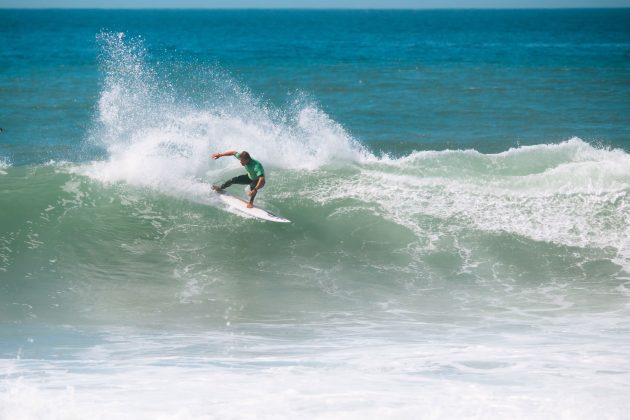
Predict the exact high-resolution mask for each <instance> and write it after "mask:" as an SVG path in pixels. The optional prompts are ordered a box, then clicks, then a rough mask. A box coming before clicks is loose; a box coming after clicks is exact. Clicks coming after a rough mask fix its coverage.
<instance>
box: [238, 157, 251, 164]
mask: <svg viewBox="0 0 630 420" xmlns="http://www.w3.org/2000/svg"><path fill="white" fill-rule="evenodd" d="M240 161H241V165H243V166H245V165H247V164H248V163H249V158H246V157H245V156H241V158H240Z"/></svg>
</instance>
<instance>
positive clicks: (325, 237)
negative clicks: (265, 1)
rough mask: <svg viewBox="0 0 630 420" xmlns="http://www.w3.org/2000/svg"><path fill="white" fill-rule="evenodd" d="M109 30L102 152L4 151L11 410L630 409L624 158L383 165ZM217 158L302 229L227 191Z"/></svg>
mask: <svg viewBox="0 0 630 420" xmlns="http://www.w3.org/2000/svg"><path fill="white" fill-rule="evenodd" d="M100 42H101V45H102V48H103V54H102V58H101V61H102V63H101V64H102V68H103V72H104V74H105V79H104V82H103V87H102V91H101V94H100V97H99V100H98V107H97V112H96V115H95V121H94V124H93V127H92V128H91V130H90V133H89V139H88V140H87V142H88V144H87V145H88V146H90V147H97V148H100V149H101V150H103V152H104V153H103V154H104V156H105V158H104V159H101V160H94V161H87V162H81V163H76V162H51V163H48V164H46V165H34V166H11V164H10V162H9V161H6V160H5V161H0V181H1V182H2V192H1V195H0V199H1V200H2V201H1V204H2V211H3V215H2V221H1V223H2V225H1V226H0V275H1V276H2V281H1V282H0V287H1V288H2V289H1V292H2V300H0V311H1V314H2V320H3V324H2V328H3V330H2V336H3V337H8V339H7V340H6V341H5V342H4V343H2V344H0V352H1V353H2V356H3V358H2V359H0V363H1V364H0V366H1V368H2V369H3V371H4V372H5V376H4V378H5V379H4V381H3V385H2V386H3V388H2V393H1V394H0V417H3V416H5V417H6V418H13V417H15V416H17V415H22V416H23V417H26V418H29V417H32V418H37V417H40V416H42V415H45V414H49V413H54V415H57V416H58V417H60V418H64V417H73V416H77V417H81V416H84V415H86V414H87V413H90V414H89V415H91V416H97V417H98V416H102V417H105V416H112V415H113V417H116V418H152V417H155V416H157V415H161V416H166V417H172V418H204V417H207V418H214V417H218V418H235V417H249V416H258V415H260V416H261V417H278V416H279V417H295V416H307V417H322V418H334V417H336V416H337V415H338V414H339V413H343V414H344V415H345V416H346V417H349V418H355V417H356V418H364V417H365V416H368V417H369V416H378V417H381V414H382V415H383V416H384V417H391V418H401V417H402V418H411V417H415V416H417V413H419V412H427V410H430V411H429V412H430V413H431V414H432V415H433V416H434V417H436V418H443V417H453V418H454V417H457V418H460V417H466V416H467V415H469V414H470V413H477V415H478V416H480V417H484V416H486V417H487V416H497V414H498V416H497V417H510V418H531V417H537V418H540V417H551V416H556V415H558V413H560V416H564V417H566V418H588V417H591V415H595V413H597V412H598V410H599V409H601V407H603V406H606V407H607V410H609V411H608V413H610V414H611V416H612V417H615V416H618V417H622V416H623V414H622V413H625V412H624V411H623V406H624V404H626V402H625V399H626V397H627V393H625V392H624V391H623V390H624V389H625V390H627V389H628V385H629V384H630V379H629V378H630V373H629V372H630V365H629V364H628V360H629V359H628V358H627V355H628V341H627V336H628V335H627V333H628V332H629V331H628V324H627V317H628V315H630V313H629V309H628V298H629V297H630V294H629V291H630V239H629V238H630V220H629V218H630V155H629V154H628V153H626V152H624V151H623V150H619V149H613V148H604V147H597V146H594V145H592V144H589V143H587V142H585V141H584V140H581V139H579V138H571V139H569V140H566V141H563V142H560V143H555V144H539V145H531V146H522V147H517V148H513V149H510V150H507V151H504V152H502V153H497V154H484V153H481V152H478V151H476V150H473V149H470V150H444V151H416V152H413V153H410V154H407V155H404V156H401V157H400V156H398V157H393V156H389V155H387V154H379V153H375V152H373V151H371V150H370V149H369V148H367V147H366V146H364V145H362V144H361V142H359V141H358V140H357V139H355V138H354V137H353V136H352V135H351V134H350V133H349V132H348V131H347V130H345V129H344V127H343V126H342V125H341V124H339V123H338V122H336V121H334V120H333V119H332V118H330V117H329V116H328V115H327V114H326V113H325V112H324V111H322V109H321V108H320V107H319V106H318V105H317V104H316V103H315V102H314V101H312V100H310V99H309V98H308V97H307V96H306V95H301V94H296V95H295V97H292V98H291V100H289V101H288V102H287V105H286V107H285V108H274V107H272V106H271V105H269V104H266V103H265V102H264V101H262V100H259V99H257V98H256V97H255V96H254V95H252V94H251V93H250V92H248V90H247V89H246V88H243V87H242V86H239V84H238V83H237V82H235V81H234V80H232V79H231V78H230V77H229V76H227V75H226V74H225V73H223V72H221V71H220V69H211V70H208V69H205V70H203V74H202V75H201V76H199V79H195V80H192V81H190V82H189V84H190V85H183V86H184V87H183V88H182V84H181V83H180V84H175V83H170V82H171V81H172V80H173V78H175V77H177V73H178V71H180V70H181V69H179V68H177V67H176V68H167V69H166V70H164V69H161V68H159V67H157V66H156V67H152V66H151V65H149V64H148V63H147V60H146V55H147V52H146V50H145V48H144V47H143V44H142V42H140V41H138V40H126V39H125V36H124V35H123V34H120V33H103V34H101V35H100ZM192 86H194V87H195V88H194V89H193V88H192ZM200 98H201V99H200ZM227 149H237V150H248V151H249V152H250V153H251V154H252V155H253V156H254V157H255V158H257V159H259V160H260V161H261V162H263V164H264V165H265V168H266V170H267V172H268V184H267V186H266V187H265V188H264V189H263V190H262V191H261V193H260V195H259V197H258V198H257V203H259V205H261V206H264V207H266V208H269V209H271V210H273V211H276V212H278V213H280V214H282V215H283V216H285V217H287V218H289V219H291V220H292V221H293V223H292V224H290V225H282V226H280V225H277V224H270V223H264V222H260V221H256V220H252V219H246V218H243V217H241V216H239V215H238V214H233V213H229V212H228V211H227V209H226V208H224V207H223V206H222V205H221V203H220V202H219V201H218V200H215V199H214V198H213V195H212V192H211V191H210V185H211V184H212V183H213V182H217V181H219V180H223V179H226V178H228V177H231V176H234V175H235V174H239V173H240V172H241V171H242V170H241V169H240V166H239V164H238V162H237V161H236V160H234V159H230V158H224V159H220V160H218V161H213V160H211V159H210V153H212V152H214V151H223V150H227ZM239 188H240V187H236V186H235V187H232V191H233V192H235V193H241V191H240V189H239ZM16 326H17V327H16ZM3 341H4V340H3ZM576 360H579V361H580V366H579V368H578V367H576ZM578 377H579V379H580V380H577V379H576V378H578ZM385 390H387V391H385ZM419 390H422V392H419ZM602 390H604V391H605V392H604V394H605V395H604V394H602V395H599V394H601V393H602ZM598 393H599V394H598ZM201 394H203V397H201V396H200V395H201ZM453 395H457V396H458V397H459V396H462V395H466V396H471V397H470V398H464V400H460V399H459V398H458V399H457V400H458V401H459V402H458V403H457V404H455V405H453V404H452V401H453ZM567 395H571V397H569V398H567V397H566V396H567ZM208 398H209V400H208ZM59 401H61V402H62V403H59ZM27 402H28V403H27ZM209 406H210V407H211V408H208V407H209ZM239 410H240V411H239ZM377 413H378V414H377Z"/></svg>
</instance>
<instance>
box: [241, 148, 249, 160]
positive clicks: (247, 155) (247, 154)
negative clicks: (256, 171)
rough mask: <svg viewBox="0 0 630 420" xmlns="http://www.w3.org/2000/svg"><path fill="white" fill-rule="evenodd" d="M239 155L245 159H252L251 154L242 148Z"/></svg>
mask: <svg viewBox="0 0 630 420" xmlns="http://www.w3.org/2000/svg"><path fill="white" fill-rule="evenodd" d="M240 157H241V158H245V160H252V157H251V156H250V155H249V153H247V152H246V151H245V150H243V151H242V152H241V155H240Z"/></svg>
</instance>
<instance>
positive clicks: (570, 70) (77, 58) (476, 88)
mask: <svg viewBox="0 0 630 420" xmlns="http://www.w3.org/2000/svg"><path fill="white" fill-rule="evenodd" d="M0 19H1V20H2V22H3V24H2V25H1V26H0V99H1V100H0V116H1V117H0V118H1V125H0V126H1V127H2V128H3V129H4V133H3V135H2V142H1V144H2V146H1V147H2V148H1V149H0V153H1V154H2V155H3V156H4V157H6V158H9V159H10V160H11V161H12V162H13V163H16V164H19V163H29V162H41V161H46V160H48V159H57V160H58V159H70V160H81V159H86V158H89V156H87V157H86V156H81V155H80V154H79V152H78V149H77V145H78V144H79V143H80V142H81V141H82V140H84V138H85V136H86V135H85V133H86V130H87V129H88V128H89V127H90V126H91V125H92V118H93V114H94V110H95V104H96V101H97V98H98V95H99V90H100V87H101V85H102V81H103V74H102V71H101V72H99V54H101V50H100V46H99V44H98V42H97V39H96V38H97V34H98V33H99V32H101V31H103V30H108V31H121V32H124V33H125V34H126V36H128V37H131V38H133V37H142V39H143V43H144V45H145V47H146V48H147V49H148V52H149V54H148V60H150V61H151V62H152V63H155V64H156V65H157V66H158V68H162V70H163V72H164V74H169V75H170V76H169V77H170V78H171V79H170V82H171V83H174V84H176V85H177V84H178V83H180V84H181V85H182V86H184V85H186V81H187V80H188V81H190V80H196V82H195V83H198V82H199V80H200V79H203V77H204V74H205V72H207V71H208V70H209V69H214V70H216V69H221V70H222V71H224V72H226V73H227V74H229V75H230V77H232V78H234V79H235V80H236V81H237V82H238V83H239V84H241V86H243V87H244V88H246V89H249V90H251V92H252V93H253V94H254V95H255V96H256V97H257V98H259V99H260V100H261V101H263V102H266V103H268V104H270V105H271V106H276V107H282V106H283V105H284V104H286V103H287V102H290V101H291V100H293V98H294V97H295V95H297V94H300V95H307V96H308V97H310V98H311V99H312V100H315V101H317V102H318V103H319V104H320V105H321V108H322V109H323V110H324V111H325V112H327V113H328V114H329V115H330V116H331V118H333V119H334V120H335V121H337V122H338V123H340V124H341V125H343V127H345V128H346V129H347V130H348V131H349V132H350V133H351V134H352V135H353V136H354V137H355V138H357V139H358V140H359V141H361V142H363V143H364V144H366V145H368V146H369V147H371V148H373V149H374V150H376V151H381V150H382V151H386V152H390V153H395V154H404V153H408V152H410V151H411V150H427V149H438V150H440V149H444V148H475V149H477V150H480V151H484V152H497V151H502V150H506V149H507V148H509V147H513V146H515V145H518V144H538V143H548V142H557V141H562V140H566V139H568V138H571V137H572V136H579V137H580V138H582V139H585V140H587V141H589V142H595V143H598V142H601V143H603V144H605V145H614V146H616V147H623V148H626V150H627V148H628V141H630V140H629V139H630V125H629V124H627V115H628V110H629V108H630V106H629V105H630V76H629V75H630V29H629V28H630V11H629V10H626V9H621V10H545V11H542V10H529V11H498V10H497V11H472V10H471V11H229V10H228V11H105V10H82V11H78V10H40V11H24V10H2V11H0ZM174 74H176V75H178V78H179V79H181V80H177V78H176V79H175V80H173V79H174V76H173V75H174ZM185 90H186V91H185V94H186V95H188V96H193V97H194V96H195V95H196V101H197V102H198V103H202V102H203V97H204V96H205V95H208V94H210V92H207V91H203V89H200V91H198V92H194V91H193V90H191V89H188V87H187V86H186V88H185Z"/></svg>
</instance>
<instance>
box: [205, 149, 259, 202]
mask: <svg viewBox="0 0 630 420" xmlns="http://www.w3.org/2000/svg"><path fill="white" fill-rule="evenodd" d="M223 156H234V157H235V158H236V159H238V160H240V162H241V165H243V166H244V167H245V170H246V171H247V174H246V175H239V176H235V177H234V178H232V179H229V180H227V181H225V182H224V183H223V184H221V185H220V186H216V185H213V186H212V189H213V190H215V191H217V192H222V191H223V190H224V189H226V188H227V187H229V186H230V185H232V184H240V185H248V184H249V193H248V194H249V203H247V208H250V209H251V208H252V207H254V198H255V197H256V193H258V190H259V189H261V188H262V187H264V186H265V169H264V168H263V166H262V165H261V164H260V162H258V161H257V160H255V159H252V157H251V156H250V155H249V153H247V152H246V151H242V152H241V153H238V152H236V151H235V150H228V151H227V152H224V153H213V154H212V159H214V160H217V159H219V158H220V157H223Z"/></svg>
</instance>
